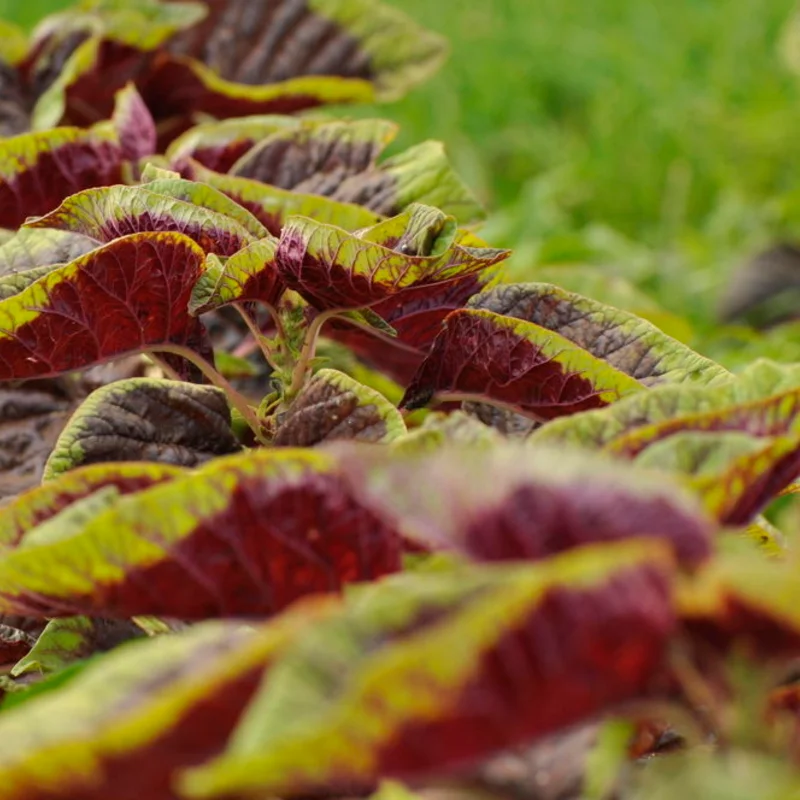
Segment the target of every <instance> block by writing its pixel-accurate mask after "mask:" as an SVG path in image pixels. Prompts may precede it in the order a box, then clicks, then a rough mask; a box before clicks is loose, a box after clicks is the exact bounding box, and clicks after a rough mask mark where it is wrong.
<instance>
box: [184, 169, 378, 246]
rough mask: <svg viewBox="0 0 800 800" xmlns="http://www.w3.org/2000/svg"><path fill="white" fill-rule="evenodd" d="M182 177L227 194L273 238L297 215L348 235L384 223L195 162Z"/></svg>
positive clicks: (349, 207)
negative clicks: (223, 173)
mask: <svg viewBox="0 0 800 800" xmlns="http://www.w3.org/2000/svg"><path fill="white" fill-rule="evenodd" d="M181 174H183V175H185V176H187V177H190V178H192V179H194V180H196V181H202V182H203V183H206V184H209V185H210V186H213V187H214V188H216V189H218V190H219V191H220V192H224V193H225V194H226V195H227V196H228V197H230V198H232V200H234V201H236V203H238V204H239V205H240V206H242V207H243V208H244V209H247V210H248V211H249V212H250V213H251V214H252V215H253V216H254V217H256V219H258V220H259V221H260V222H261V224H262V225H264V227H266V229H267V230H268V231H269V232H270V233H271V234H272V235H273V236H279V235H280V232H281V230H282V229H283V225H284V223H285V222H286V220H287V219H288V218H289V217H290V216H294V215H296V216H302V217H311V219H314V220H316V221H317V222H324V223H328V224H331V225H336V226H338V227H340V228H344V229H345V230H347V231H355V230H358V229H360V228H368V227H370V226H371V225H375V224H376V223H378V222H380V220H381V217H380V216H379V215H378V214H375V213H373V212H372V211H369V210H367V209H366V208H363V207H362V206H357V205H354V204H353V203H340V202H339V201H337V200H331V199H330V198H328V197H322V196H321V195H316V194H303V193H302V192H295V191H290V190H288V189H279V188H278V187H276V186H269V185H267V184H265V183H261V182H260V181H255V180H250V179H249V178H240V177H238V176H235V175H222V174H220V173H218V172H213V171H212V170H209V169H206V168H205V167H202V166H200V165H199V164H197V163H196V162H192V161H188V162H187V163H186V164H185V165H184V167H183V168H182V169H181ZM262 235H263V234H262Z"/></svg>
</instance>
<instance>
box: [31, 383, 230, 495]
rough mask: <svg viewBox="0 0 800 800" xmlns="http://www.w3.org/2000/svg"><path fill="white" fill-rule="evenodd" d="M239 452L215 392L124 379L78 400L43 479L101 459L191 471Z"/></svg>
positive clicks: (225, 410) (222, 397)
mask: <svg viewBox="0 0 800 800" xmlns="http://www.w3.org/2000/svg"><path fill="white" fill-rule="evenodd" d="M239 449H240V445H239V443H238V442H237V440H236V437H235V436H234V435H233V431H232V430H231V412H230V408H229V407H228V401H227V398H226V397H225V393H224V392H222V391H221V390H220V389H216V388H215V387H213V386H195V385H193V384H189V383H178V382H176V381H168V380H159V379H155V378H130V379H128V380H124V381H117V382H115V383H111V384H109V385H108V386H104V387H103V388H101V389H98V390H97V391H95V392H94V393H93V394H91V395H90V396H89V398H88V399H87V400H85V401H84V403H83V404H82V405H81V406H80V408H79V409H78V411H77V412H76V413H75V414H74V415H73V417H72V419H71V420H70V421H69V424H68V425H67V426H66V428H65V429H64V431H63V432H62V433H61V436H60V437H59V439H58V441H57V442H56V445H55V447H54V448H53V452H52V454H51V455H50V458H49V459H48V462H47V466H46V468H45V479H47V480H50V479H52V478H55V477H58V476H59V475H61V474H62V473H64V472H67V471H68V470H71V469H75V467H80V466H84V465H87V464H93V463H98V462H106V461H150V462H159V463H162V464H176V465H179V466H185V467H193V466H196V465H198V464H203V463H205V462H206V461H209V460H210V459H212V458H215V457H216V456H221V455H228V454H230V453H235V452H236V451H237V450H239Z"/></svg>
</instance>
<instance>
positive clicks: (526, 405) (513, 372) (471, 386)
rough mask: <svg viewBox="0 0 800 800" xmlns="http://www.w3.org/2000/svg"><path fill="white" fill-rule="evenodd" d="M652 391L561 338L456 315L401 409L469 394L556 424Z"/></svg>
mask: <svg viewBox="0 0 800 800" xmlns="http://www.w3.org/2000/svg"><path fill="white" fill-rule="evenodd" d="M643 390H644V387H643V386H642V384H640V383H639V382H638V381H636V380H634V379H633V378H631V377H630V376H628V375H626V374H625V373H624V372H620V371H619V370H617V369H615V368H614V367H612V366H610V365H609V364H608V363H607V362H605V361H603V360H601V359H600V358H597V357H596V356H594V355H592V354H591V353H589V352H588V351H586V350H584V349H583V348H581V347H579V346H577V345H576V344H574V343H573V342H572V341H570V340H569V339H566V338H565V337H563V336H561V335H560V334H558V333H555V332H553V331H550V330H548V329H546V328H542V327H540V326H539V325H536V324H534V323H531V322H525V321H522V320H518V319H514V318H512V317H507V316H501V315H500V314H495V313H493V312H491V311H479V310H474V309H464V310H459V311H454V312H452V313H451V314H450V315H449V316H448V317H447V318H446V319H445V322H444V329H443V330H442V332H441V333H440V334H439V335H438V336H437V338H436V340H435V341H434V343H433V347H432V349H431V351H430V354H429V355H428V356H427V358H426V359H425V361H424V362H423V363H422V365H421V367H420V368H419V371H418V372H417V374H416V376H415V377H414V379H413V381H412V382H411V384H410V386H409V387H408V389H407V390H406V394H405V396H404V398H403V401H402V403H401V407H405V408H420V407H422V406H425V405H427V404H428V403H429V402H430V401H431V400H432V399H433V398H434V397H435V396H436V395H439V394H445V396H446V394H448V393H449V394H454V395H466V396H467V399H471V400H484V401H488V402H492V403H497V404H499V405H501V406H505V407H507V408H509V409H510V410H512V411H515V412H521V413H524V414H527V415H529V416H531V417H534V418H535V419H539V420H548V419H553V418H555V417H559V416H564V415H567V414H574V413H575V412H577V411H585V410H587V409H591V408H599V407H602V406H605V405H608V404H609V403H613V402H615V401H617V400H619V399H620V398H621V397H624V396H626V395H629V394H633V393H635V392H639V391H643Z"/></svg>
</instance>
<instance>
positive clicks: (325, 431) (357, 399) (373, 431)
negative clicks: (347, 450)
mask: <svg viewBox="0 0 800 800" xmlns="http://www.w3.org/2000/svg"><path fill="white" fill-rule="evenodd" d="M404 433H406V426H405V423H404V422H403V417H402V416H401V415H400V412H399V411H398V410H397V409H396V408H395V407H394V406H393V405H392V404H391V403H390V402H389V401H388V400H387V399H386V398H385V397H383V396H382V395H381V394H379V393H378V392H376V391H375V390H374V389H370V388H368V387H367V386H363V385H362V384H360V383H358V381H355V380H353V379H352V378H350V377H348V376H347V375H345V374H343V373H341V372H338V371H336V370H332V369H322V370H320V371H319V372H317V373H316V375H314V377H313V378H311V380H310V381H308V382H307V383H306V385H305V386H304V387H303V390H302V391H301V392H300V394H299V395H298V396H297V397H296V398H295V399H294V400H293V401H292V404H291V406H290V407H289V410H288V411H287V412H286V414H285V416H283V417H282V418H281V420H280V423H279V426H278V429H277V431H276V433H275V438H274V439H273V442H272V443H273V444H275V445H278V446H284V447H287V446H288V447H311V446H313V445H315V444H319V443H321V442H330V441H334V440H337V439H352V440H355V441H360V442H372V443H378V442H382V443H387V442H392V441H394V440H395V439H397V438H398V437H400V436H402V435H403V434H404Z"/></svg>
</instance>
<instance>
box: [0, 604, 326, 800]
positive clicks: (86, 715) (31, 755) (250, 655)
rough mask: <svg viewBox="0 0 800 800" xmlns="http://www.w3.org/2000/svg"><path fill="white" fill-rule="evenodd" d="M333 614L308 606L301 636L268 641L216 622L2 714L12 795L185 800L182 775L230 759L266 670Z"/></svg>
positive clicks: (134, 648)
mask: <svg viewBox="0 0 800 800" xmlns="http://www.w3.org/2000/svg"><path fill="white" fill-rule="evenodd" d="M325 610H326V609H325V606H324V605H322V607H321V608H315V607H309V606H308V605H307V606H306V607H305V609H304V611H303V614H302V616H301V615H300V614H294V615H292V617H290V618H289V619H290V620H291V621H292V622H293V625H292V627H289V625H288V624H287V625H284V626H279V625H273V626H270V627H269V628H266V629H260V630H258V631H253V630H252V629H249V628H247V627H244V626H242V625H241V624H239V623H235V622H209V623H205V624H203V625H199V626H196V627H194V628H192V629H190V630H189V631H186V632H183V633H180V634H176V635H173V636H158V637H155V638H154V639H149V640H146V641H139V642H133V643H131V644H126V645H124V646H123V647H121V648H120V649H118V650H117V651H115V652H113V653H110V654H108V655H106V656H104V657H102V658H99V659H96V660H93V661H92V662H90V663H89V665H88V666H86V667H85V668H84V669H83V670H81V671H80V672H79V673H78V674H77V675H76V676H75V677H72V678H71V679H70V681H69V683H68V684H66V685H65V686H62V687H61V688H56V689H55V690H53V691H50V692H48V693H47V694H46V695H40V696H39V697H36V698H34V699H32V700H30V701H29V702H27V703H25V705H24V706H21V707H19V708H9V709H8V710H7V711H4V712H3V713H2V714H0V736H2V737H3V738H4V741H5V742H6V744H7V746H4V747H3V751H2V754H0V781H2V785H3V786H4V787H6V790H5V791H6V792H7V793H8V792H12V791H13V793H14V794H8V796H9V797H12V796H16V797H25V798H29V799H30V800H44V799H45V798H62V799H63V800H67V798H79V797H80V798H82V800H89V799H90V798H91V800H100V798H108V797H112V796H113V797H120V798H122V797H123V796H126V797H130V798H152V799H153V800H155V798H176V797H177V794H176V793H175V787H174V781H175V777H176V773H177V770H178V768H180V767H183V766H190V765H194V764H198V763H202V762H203V761H204V760H205V759H207V758H208V757H209V756H211V755H213V754H215V753H217V752H218V751H219V750H220V749H221V747H222V746H223V744H224V742H225V740H226V739H227V737H228V736H229V735H230V733H231V731H232V730H233V728H234V726H235V724H236V722H237V720H238V718H239V715H240V714H241V711H242V708H243V707H244V706H245V705H246V703H247V702H248V700H249V699H250V697H251V696H252V694H253V692H254V691H255V690H256V688H257V685H258V680H259V678H260V676H261V674H262V672H263V671H264V669H265V668H266V667H268V666H269V665H270V663H271V661H272V660H273V659H274V657H275V655H276V653H278V652H280V650H281V648H282V646H283V645H284V643H285V641H286V640H287V639H289V638H290V637H291V635H292V634H293V633H295V632H296V630H297V629H298V628H299V627H300V626H301V625H302V624H307V621H309V620H313V619H314V618H315V617H321V616H324V613H325ZM288 622H289V620H287V623H288ZM12 787H13V788H12Z"/></svg>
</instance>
